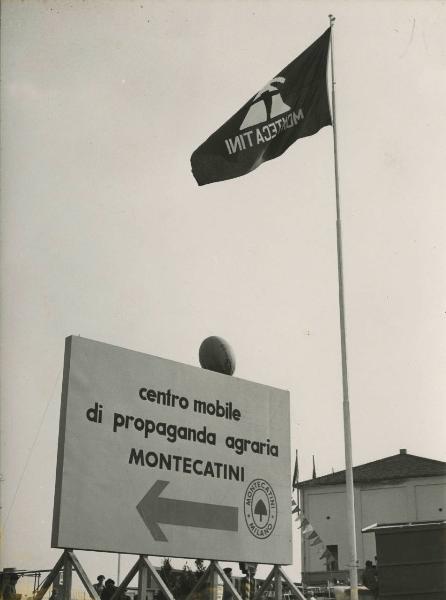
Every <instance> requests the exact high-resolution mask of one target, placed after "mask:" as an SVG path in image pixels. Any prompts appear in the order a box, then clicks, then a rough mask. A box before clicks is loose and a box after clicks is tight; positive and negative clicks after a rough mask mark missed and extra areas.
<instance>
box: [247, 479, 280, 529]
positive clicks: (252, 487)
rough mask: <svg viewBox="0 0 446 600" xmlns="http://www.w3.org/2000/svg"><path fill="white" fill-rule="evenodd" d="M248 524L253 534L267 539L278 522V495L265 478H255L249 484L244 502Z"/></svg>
mask: <svg viewBox="0 0 446 600" xmlns="http://www.w3.org/2000/svg"><path fill="white" fill-rule="evenodd" d="M243 508H244V511H245V520H246V525H247V526H248V529H249V531H250V532H251V533H252V535H253V536H254V537H256V538H259V539H260V540H263V539H266V538H267V537H269V536H270V535H271V534H272V532H273V531H274V527H275V526H276V522H277V501H276V495H275V493H274V490H273V488H272V487H271V486H270V484H269V483H268V482H267V481H265V480H264V479H254V480H253V481H251V483H250V484H249V485H248V489H247V490H246V494H245V500H244V503H243Z"/></svg>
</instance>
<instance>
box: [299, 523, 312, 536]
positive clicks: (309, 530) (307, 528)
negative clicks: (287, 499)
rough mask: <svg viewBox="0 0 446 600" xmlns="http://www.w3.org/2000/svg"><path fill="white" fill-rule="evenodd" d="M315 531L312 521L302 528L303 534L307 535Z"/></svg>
mask: <svg viewBox="0 0 446 600" xmlns="http://www.w3.org/2000/svg"><path fill="white" fill-rule="evenodd" d="M313 531H314V527H313V525H311V523H308V525H306V526H305V527H303V528H302V535H304V536H305V537H307V536H308V535H309V534H310V533H313Z"/></svg>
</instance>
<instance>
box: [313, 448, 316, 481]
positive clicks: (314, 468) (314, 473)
mask: <svg viewBox="0 0 446 600" xmlns="http://www.w3.org/2000/svg"><path fill="white" fill-rule="evenodd" d="M313 479H316V463H315V462H314V454H313Z"/></svg>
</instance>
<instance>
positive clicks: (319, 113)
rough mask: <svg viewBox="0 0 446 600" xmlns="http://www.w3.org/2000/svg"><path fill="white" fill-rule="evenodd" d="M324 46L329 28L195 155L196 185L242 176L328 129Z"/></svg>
mask: <svg viewBox="0 0 446 600" xmlns="http://www.w3.org/2000/svg"><path fill="white" fill-rule="evenodd" d="M329 43H330V28H328V29H327V31H325V33H323V34H322V36H321V37H320V38H318V39H317V40H316V41H315V42H313V44H311V46H309V47H308V48H307V49H306V50H305V51H304V52H303V53H302V54H300V55H299V56H298V57H297V58H296V59H294V60H293V61H292V62H291V63H290V64H289V65H288V66H287V67H285V68H284V69H283V70H282V71H280V73H278V74H277V75H276V76H275V77H274V78H273V79H271V80H270V81H268V83H267V84H266V85H265V86H263V87H262V88H261V89H260V90H259V91H258V92H257V93H256V94H254V96H252V97H251V98H250V99H249V100H248V102H247V103H246V104H244V105H243V107H242V108H241V109H240V110H239V111H238V112H236V114H235V115H234V116H232V117H231V118H230V119H229V120H228V121H226V123H224V124H223V125H222V126H221V127H220V128H219V129H217V131H215V132H214V133H213V134H212V135H211V136H210V137H209V138H208V139H207V140H206V141H205V142H204V143H203V144H201V146H199V148H197V149H196V150H195V152H194V153H193V154H192V157H191V165H192V172H193V175H194V177H195V179H196V180H197V183H198V185H205V184H207V183H213V182H215V181H224V180H226V179H232V178H234V177H240V176H241V175H246V174H247V173H249V172H250V171H253V170H254V169H256V168H257V167H259V166H260V165H261V164H262V163H263V162H266V161H268V160H272V159H273V158H277V157H278V156H281V155H282V154H283V153H284V152H285V150H286V149H287V148H288V147H289V146H291V144H293V143H294V142H295V141H296V140H298V139H300V138H303V137H307V136H310V135H314V134H315V133H317V132H318V131H319V130H320V129H321V128H322V127H325V126H327V125H331V124H332V121H331V114H330V105H329V101H328V92H327V57H328V47H329Z"/></svg>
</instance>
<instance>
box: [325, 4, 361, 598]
mask: <svg viewBox="0 0 446 600" xmlns="http://www.w3.org/2000/svg"><path fill="white" fill-rule="evenodd" d="M329 19H330V29H331V38H330V43H331V84H332V86H331V99H332V109H333V111H332V112H333V143H334V167H335V183H336V243H337V251H338V281H339V321H340V330H341V360H342V390H343V412H344V448H345V480H346V497H347V526H348V540H349V571H350V598H351V600H358V570H357V569H358V558H357V552H356V524H355V496H354V487H353V460H352V436H351V426H350V403H349V395H348V371H347V345H346V333H345V308H344V277H343V270H342V225H341V203H340V199H339V166H338V147H337V131H336V100H335V84H336V80H335V75H334V58H333V29H334V28H333V25H334V22H335V17H334V16H333V15H329Z"/></svg>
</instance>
